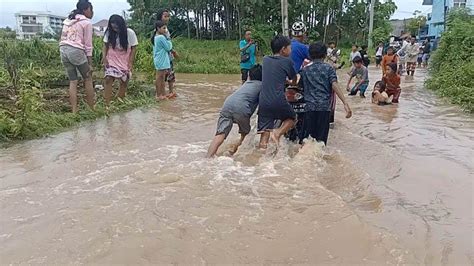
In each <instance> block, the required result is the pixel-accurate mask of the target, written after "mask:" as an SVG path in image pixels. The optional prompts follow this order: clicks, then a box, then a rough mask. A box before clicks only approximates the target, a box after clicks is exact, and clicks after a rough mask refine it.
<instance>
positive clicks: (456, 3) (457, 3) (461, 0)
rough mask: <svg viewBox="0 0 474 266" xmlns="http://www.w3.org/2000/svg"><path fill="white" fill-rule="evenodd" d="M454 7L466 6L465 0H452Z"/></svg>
mask: <svg viewBox="0 0 474 266" xmlns="http://www.w3.org/2000/svg"><path fill="white" fill-rule="evenodd" d="M454 7H466V0H454Z"/></svg>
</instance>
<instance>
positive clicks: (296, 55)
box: [291, 21, 311, 73]
mask: <svg viewBox="0 0 474 266" xmlns="http://www.w3.org/2000/svg"><path fill="white" fill-rule="evenodd" d="M305 34H306V25H305V24H304V23H303V22H301V21H297V22H295V23H293V26H291V60H292V61H293V63H294V68H295V72H296V73H298V72H299V71H300V69H301V66H302V65H303V62H304V61H305V59H306V60H311V58H310V57H309V48H308V46H307V45H305V44H304V37H305Z"/></svg>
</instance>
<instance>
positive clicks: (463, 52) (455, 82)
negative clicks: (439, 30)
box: [426, 9, 474, 112]
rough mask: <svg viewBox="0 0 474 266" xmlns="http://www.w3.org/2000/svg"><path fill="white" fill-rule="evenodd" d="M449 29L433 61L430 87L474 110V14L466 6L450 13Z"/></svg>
mask: <svg viewBox="0 0 474 266" xmlns="http://www.w3.org/2000/svg"><path fill="white" fill-rule="evenodd" d="M447 27H448V30H447V31H446V32H445V33H443V35H442V37H441V40H440V45H439V47H438V49H437V50H436V52H435V53H434V54H433V56H432V58H431V63H430V76H431V77H430V78H429V79H428V80H427V82H426V85H427V88H429V89H432V90H434V91H436V92H437V93H438V94H439V95H441V96H443V97H447V98H449V99H450V100H451V102H452V103H455V104H458V105H460V106H461V107H462V108H463V109H465V110H466V111H468V112H474V17H473V16H472V15H469V11H468V10H466V9H457V10H454V11H452V12H451V13H450V14H449V18H448V22H447Z"/></svg>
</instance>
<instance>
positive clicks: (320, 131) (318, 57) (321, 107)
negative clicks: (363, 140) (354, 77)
mask: <svg viewBox="0 0 474 266" xmlns="http://www.w3.org/2000/svg"><path fill="white" fill-rule="evenodd" d="M309 53H310V56H311V59H312V60H313V63H312V64H310V65H308V66H307V67H305V68H303V70H302V72H301V80H300V84H301V85H302V87H303V92H304V98H305V101H306V106H305V112H306V113H305V116H304V120H303V139H305V138H308V137H310V136H311V137H312V138H314V139H315V140H316V141H322V142H324V144H326V143H327V140H328V135H329V127H330V116H331V104H332V103H331V101H332V97H333V92H334V93H335V94H337V96H338V97H339V99H340V100H341V101H342V103H343V104H344V109H345V111H346V118H350V117H351V116H352V110H351V108H350V106H349V104H348V103H347V101H346V99H345V97H344V93H343V92H342V90H341V88H340V86H339V83H338V82H337V74H336V70H335V69H334V67H332V66H331V65H330V64H328V63H325V62H324V58H325V57H326V54H327V48H326V45H324V44H323V43H321V42H317V43H314V44H311V46H310V47H309Z"/></svg>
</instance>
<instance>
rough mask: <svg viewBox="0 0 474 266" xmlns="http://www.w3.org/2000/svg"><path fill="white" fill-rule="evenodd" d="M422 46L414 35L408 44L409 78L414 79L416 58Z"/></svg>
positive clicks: (406, 49) (406, 50)
mask: <svg viewBox="0 0 474 266" xmlns="http://www.w3.org/2000/svg"><path fill="white" fill-rule="evenodd" d="M419 51H420V46H418V44H417V43H416V38H415V37H412V38H411V39H410V43H409V44H408V45H407V46H406V48H405V52H406V63H407V78H409V79H413V76H414V75H415V69H416V60H417V59H418V53H419Z"/></svg>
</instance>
